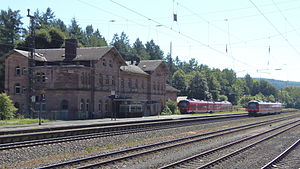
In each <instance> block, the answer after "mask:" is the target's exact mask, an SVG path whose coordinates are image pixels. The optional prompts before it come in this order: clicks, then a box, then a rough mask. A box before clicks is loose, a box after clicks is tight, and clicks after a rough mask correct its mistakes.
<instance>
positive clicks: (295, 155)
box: [274, 144, 300, 169]
mask: <svg viewBox="0 0 300 169" xmlns="http://www.w3.org/2000/svg"><path fill="white" fill-rule="evenodd" d="M274 168H280V169H299V168H300V145H299V144H298V146H297V147H296V149H294V150H292V151H291V152H290V153H289V154H288V155H287V156H286V157H285V158H284V159H282V160H281V161H280V162H279V163H277V164H276V165H275V166H274Z"/></svg>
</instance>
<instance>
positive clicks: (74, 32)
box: [68, 18, 85, 45]
mask: <svg viewBox="0 0 300 169" xmlns="http://www.w3.org/2000/svg"><path fill="white" fill-rule="evenodd" d="M68 34H69V38H72V39H77V40H78V42H79V43H80V44H81V45H85V42H84V35H83V31H82V29H81V27H80V26H79V24H78V23H77V21H76V19H75V18H73V19H72V20H71V25H70V26H69V27H68Z"/></svg>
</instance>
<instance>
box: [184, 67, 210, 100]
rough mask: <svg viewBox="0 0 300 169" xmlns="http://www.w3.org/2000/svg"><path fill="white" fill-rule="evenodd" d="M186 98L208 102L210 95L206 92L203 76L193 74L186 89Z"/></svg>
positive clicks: (206, 87)
mask: <svg viewBox="0 0 300 169" xmlns="http://www.w3.org/2000/svg"><path fill="white" fill-rule="evenodd" d="M188 93H189V94H188V98H194V99H200V100H209V99H210V93H209V91H208V86H207V81H206V78H205V76H204V75H203V74H202V73H200V72H193V75H192V77H191V80H190V84H189V87H188Z"/></svg>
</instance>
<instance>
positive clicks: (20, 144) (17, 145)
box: [0, 117, 290, 151]
mask: <svg viewBox="0 0 300 169" xmlns="http://www.w3.org/2000/svg"><path fill="white" fill-rule="evenodd" d="M287 118H290V117H283V118H280V119H275V120H274V121H280V120H285V119H287ZM188 125H194V123H190V124H188ZM188 125H187V124H178V125H174V126H172V127H181V126H188ZM169 128H170V126H168V125H167V126H153V127H147V128H133V129H125V130H117V131H111V132H101V133H92V134H83V135H76V136H66V137H58V138H49V139H40V140H30V141H22V142H12V143H5V144H0V151H1V150H10V149H17V148H23V147H33V146H38V145H47V144H55V143H63V142H70V141H77V140H84V139H93V138H100V137H108V136H115V135H122V134H130V133H137V132H146V131H153V130H163V129H169Z"/></svg>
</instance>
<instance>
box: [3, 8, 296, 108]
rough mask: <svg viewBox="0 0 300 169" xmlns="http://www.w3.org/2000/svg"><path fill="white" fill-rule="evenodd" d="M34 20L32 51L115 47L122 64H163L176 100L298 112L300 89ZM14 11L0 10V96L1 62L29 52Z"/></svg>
mask: <svg viewBox="0 0 300 169" xmlns="http://www.w3.org/2000/svg"><path fill="white" fill-rule="evenodd" d="M34 16H35V18H36V19H35V25H36V26H35V29H36V31H35V34H36V37H35V47H36V48H37V49H44V48H62V47H64V45H65V44H64V39H66V38H73V39H78V42H79V47H99V46H107V45H112V46H114V47H115V48H116V49H117V50H118V51H119V52H120V54H121V55H122V57H123V58H124V59H125V60H127V61H137V60H158V59H164V60H165V61H166V63H167V65H168V68H169V70H170V72H171V73H170V76H169V78H168V83H169V84H171V85H172V86H173V87H175V88H177V89H179V90H180V92H179V93H178V95H179V96H188V98H194V99H199V100H215V101H224V100H228V101H230V102H232V103H233V104H238V105H241V106H245V105H246V103H247V102H248V101H249V100H264V101H271V102H275V101H278V102H282V103H284V104H285V105H286V106H287V107H291V108H300V89H299V88H296V87H293V86H285V87H284V88H283V89H281V90H278V89H276V88H275V87H274V86H273V85H272V84H271V83H270V82H268V81H266V80H254V79H253V78H252V77H251V76H250V75H246V76H245V77H244V78H237V76H236V73H235V72H234V71H233V70H232V69H223V70H221V69H218V68H210V67H208V66H207V65H204V64H199V63H198V62H197V61H196V59H194V58H193V59H190V60H189V61H181V60H180V59H179V57H178V56H176V57H175V58H173V57H172V56H171V55H170V54H166V55H165V54H164V52H163V51H162V50H161V49H160V47H159V45H157V44H155V42H154V41H153V40H150V41H148V42H146V43H145V44H144V43H143V42H142V41H141V40H140V39H139V38H137V39H136V40H135V42H134V43H133V44H131V43H130V40H129V37H128V36H127V35H126V33H125V32H122V33H121V34H117V33H116V34H115V35H114V36H113V38H112V40H111V42H110V43H108V41H107V40H106V39H105V38H104V37H103V36H102V35H101V33H100V30H99V29H96V30H95V29H94V28H93V26H92V25H88V26H86V28H85V29H83V28H82V27H80V25H79V24H78V22H77V21H76V19H75V18H73V19H72V20H71V24H70V25H68V26H67V25H66V24H65V23H64V22H63V21H62V20H61V19H59V18H57V17H56V16H55V14H54V12H53V11H52V10H51V9H50V8H47V9H46V11H45V12H40V11H39V10H37V11H35V12H34ZM23 17H26V16H21V15H20V11H19V10H12V9H10V8H8V9H7V10H1V13H0V57H1V60H0V61H1V63H0V90H1V91H3V90H4V66H5V65H4V59H3V56H5V54H6V53H7V52H9V51H10V50H12V49H14V48H17V49H22V50H29V46H30V42H31V40H30V36H29V29H31V28H25V27H24V26H23V23H22V21H21V18H23Z"/></svg>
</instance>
